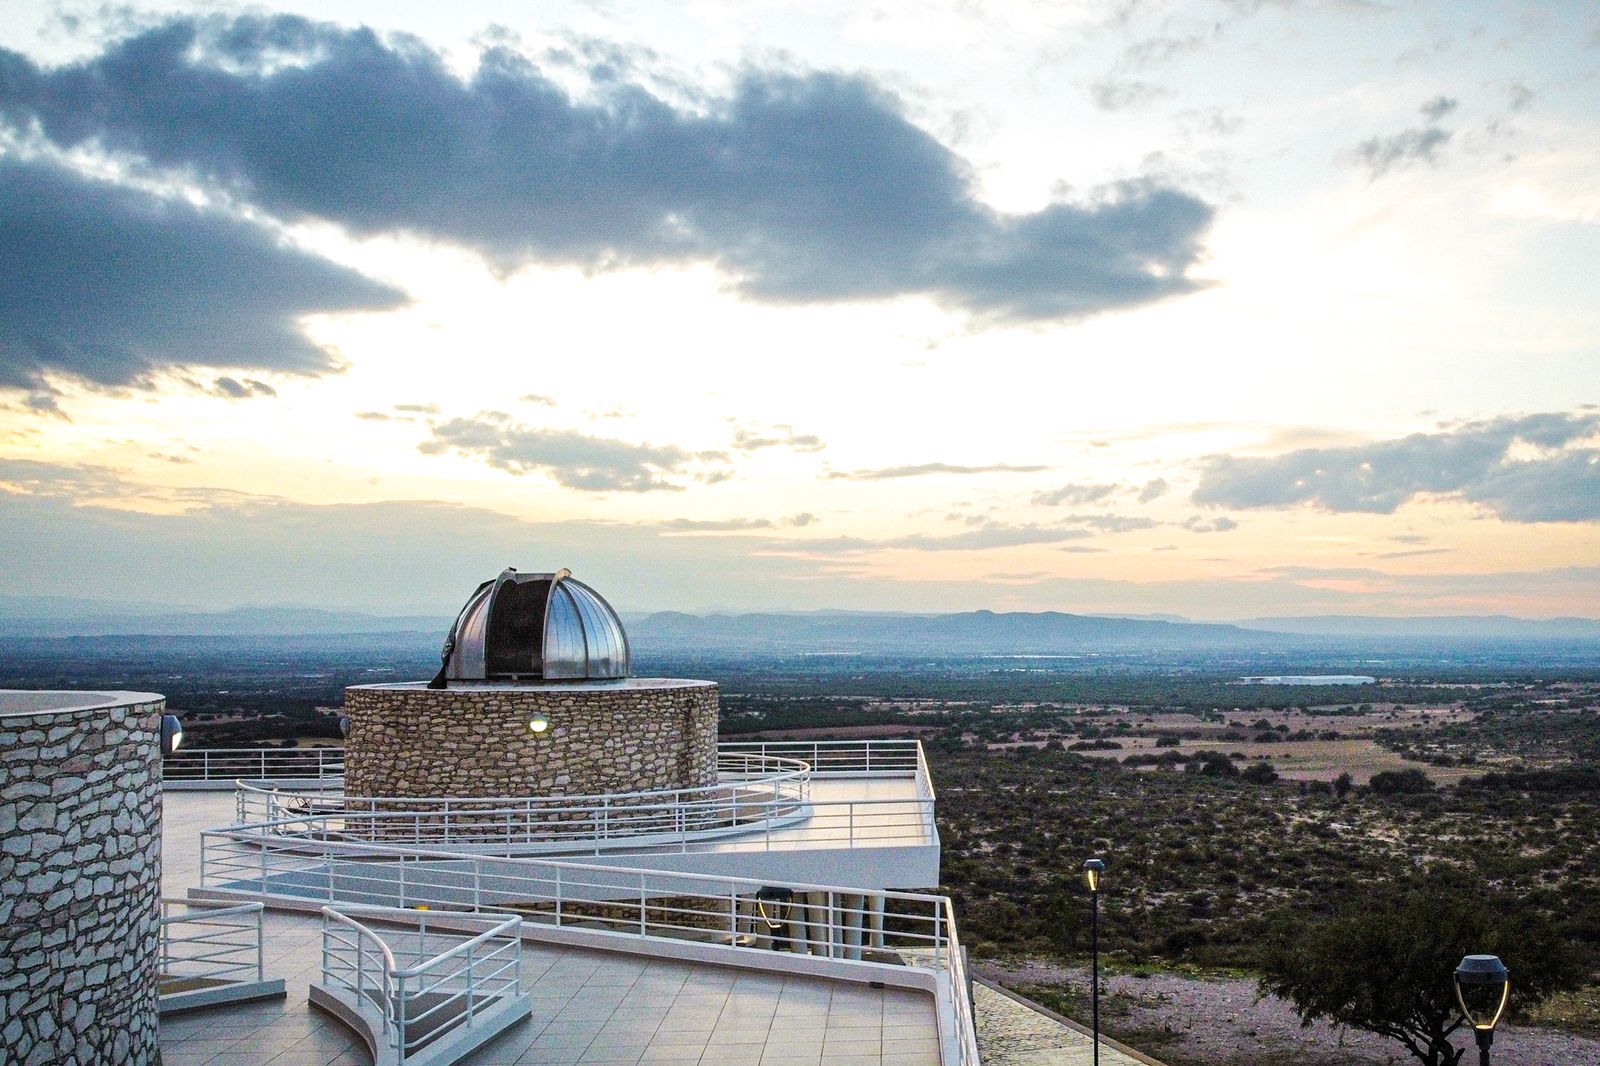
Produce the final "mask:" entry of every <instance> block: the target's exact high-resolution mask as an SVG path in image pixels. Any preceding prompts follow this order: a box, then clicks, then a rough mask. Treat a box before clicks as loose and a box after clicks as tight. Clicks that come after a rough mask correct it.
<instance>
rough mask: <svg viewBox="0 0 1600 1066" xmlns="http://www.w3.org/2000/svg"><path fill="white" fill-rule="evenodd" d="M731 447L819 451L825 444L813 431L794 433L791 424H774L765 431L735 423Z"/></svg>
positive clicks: (745, 449)
mask: <svg viewBox="0 0 1600 1066" xmlns="http://www.w3.org/2000/svg"><path fill="white" fill-rule="evenodd" d="M733 447H734V449H735V450H736V451H741V452H754V451H760V450H761V449H763V448H791V449H793V450H794V451H797V452H820V451H821V450H822V449H824V448H826V447H827V445H826V444H824V443H823V442H822V438H821V437H819V436H817V435H816V434H815V433H796V432H795V431H794V427H793V426H775V427H773V429H771V430H768V431H766V432H761V431H758V430H754V429H750V428H749V427H747V426H741V425H737V424H735V426H734V429H733Z"/></svg>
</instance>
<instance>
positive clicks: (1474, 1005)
mask: <svg viewBox="0 0 1600 1066" xmlns="http://www.w3.org/2000/svg"><path fill="white" fill-rule="evenodd" d="M1510 997H1511V971H1509V970H1507V969H1506V966H1505V963H1503V962H1501V961H1500V958H1499V956H1497V955H1468V956H1467V957H1466V958H1464V959H1462V960H1461V965H1460V966H1457V967H1456V1002H1457V1003H1458V1004H1460V1006H1461V1013H1462V1014H1463V1015H1465V1016H1466V1019H1467V1021H1468V1022H1470V1023H1471V1024H1472V1035H1473V1036H1475V1037H1477V1038H1478V1062H1479V1064H1480V1066H1489V1046H1490V1045H1491V1044H1493V1043H1494V1027H1495V1026H1497V1025H1499V1024H1500V1016H1501V1015H1502V1014H1504V1013H1505V1012H1506V1000H1507V999H1509V998H1510Z"/></svg>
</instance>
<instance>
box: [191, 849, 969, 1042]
mask: <svg viewBox="0 0 1600 1066" xmlns="http://www.w3.org/2000/svg"><path fill="white" fill-rule="evenodd" d="M201 879H202V884H203V885H205V886H207V887H209V888H211V889H216V890H223V891H228V892H234V893H248V894H250V895H259V896H261V897H262V898H268V899H273V898H278V899H289V900H294V901H296V902H298V903H301V904H303V903H306V902H309V901H313V900H323V901H325V902H326V903H328V904H329V905H330V906H333V907H337V906H339V905H341V901H345V900H351V901H370V900H382V901H383V902H384V903H385V904H386V905H387V909H382V910H379V911H377V912H376V913H380V914H390V915H395V916H396V920H397V921H398V920H400V918H399V916H400V915H404V916H405V919H404V920H406V921H410V922H416V921H419V920H422V921H428V920H436V919H437V918H443V917H446V916H448V915H450V914H457V915H459V914H470V915H475V916H477V917H479V918H480V919H481V918H483V917H493V918H497V919H500V920H502V921H504V920H506V919H507V917H508V915H507V912H508V911H510V910H512V909H515V910H516V911H520V912H521V918H522V920H523V921H525V922H533V923H540V924H546V925H554V926H555V927H557V928H561V927H566V928H576V929H592V930H597V931H600V932H603V933H607V934H623V935H627V936H629V937H638V938H643V939H647V940H657V941H681V940H683V939H685V938H688V939H692V940H695V941H697V942H699V943H701V944H702V945H704V946H706V947H709V948H712V949H718V948H720V949H725V950H727V951H728V952H729V953H730V960H731V958H732V957H733V954H734V953H737V952H742V951H746V950H748V947H747V945H750V944H751V943H752V941H753V940H758V939H759V938H760V937H762V936H765V937H766V938H767V940H768V941H769V942H770V946H773V947H778V946H780V945H779V943H778V942H779V941H781V942H782V943H783V945H784V946H787V947H789V949H790V950H792V951H795V952H797V953H804V954H809V955H816V956H823V957H826V958H828V959H831V960H835V961H842V962H846V963H848V964H850V965H861V966H871V967H879V966H883V967H891V968H893V969H898V966H894V965H892V964H891V963H889V962H887V961H879V960H877V959H874V958H873V957H872V956H871V953H870V951H869V949H880V948H894V947H899V948H914V949H921V950H922V951H924V952H927V954H928V957H929V960H930V962H931V965H932V969H933V970H934V971H935V973H936V980H935V995H936V997H937V998H938V1000H939V1002H940V1003H941V1039H942V1040H943V1041H944V1042H945V1043H946V1046H947V1048H948V1049H949V1052H950V1053H949V1054H948V1055H947V1056H946V1058H945V1061H946V1062H951V1063H957V1064H960V1066H976V1063H977V1061H978V1060H977V1058H976V1055H977V1051H976V1042H975V1039H976V1038H975V1035H974V1032H975V1031H974V1029H973V1019H972V1010H971V1004H970V1002H968V1001H967V998H966V997H967V995H968V993H967V987H968V986H967V975H966V968H965V960H964V959H963V958H962V957H961V947H960V939H959V936H958V934H957V929H956V922H955V914H954V910H953V908H952V905H951V902H950V900H949V898H948V897H946V896H939V895H932V894H928V893H917V892H898V891H890V890H876V889H862V888H859V887H852V886H843V885H824V884H814V883H802V882H794V883H783V884H780V885H779V886H778V887H782V888H785V889H787V890H788V897H789V900H790V901H791V902H786V903H783V904H781V905H779V906H780V907H781V908H782V910H783V911H784V912H785V913H783V914H782V916H781V919H780V920H781V923H782V928H781V932H776V933H775V932H773V931H772V929H771V928H770V926H769V923H768V920H767V912H765V911H763V910H759V909H758V907H757V901H758V900H761V899H763V898H765V899H769V900H770V899H771V896H770V895H768V896H765V897H763V896H762V892H763V890H766V891H767V892H768V893H770V890H771V888H772V887H773V883H772V882H771V881H770V880H766V879H756V878H746V877H730V876H723V875H708V874H705V873H683V872H676V871H663V870H649V869H641V868H629V867H597V866H591V865H588V864H585V863H581V862H570V861H556V860H549V859H534V858H526V857H518V858H509V859H508V858H503V857H487V856H483V855H477V854H470V853H463V852H453V851H446V850H434V849H423V848H415V847H393V846H385V845H376V844H359V845H358V844H353V843H346V842H339V841H323V842H320V843H319V844H318V845H316V846H315V847H312V846H308V845H307V843H306V842H305V841H303V840H294V839H288V838H282V837H278V836H257V835H253V834H252V833H251V832H250V831H248V830H245V829H242V828H239V827H234V828H229V829H219V830H208V831H206V832H205V833H204V834H202V869H201ZM417 907H426V908H429V909H428V910H426V911H419V910H414V909H404V908H417ZM358 913H359V912H358ZM423 915H426V916H428V917H422V918H420V919H419V916H423ZM357 924H359V923H357ZM399 969H400V967H399V966H398V965H394V964H390V966H389V970H390V971H398V970H399Z"/></svg>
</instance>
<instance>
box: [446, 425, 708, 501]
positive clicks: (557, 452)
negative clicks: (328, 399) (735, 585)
mask: <svg viewBox="0 0 1600 1066" xmlns="http://www.w3.org/2000/svg"><path fill="white" fill-rule="evenodd" d="M431 428H432V434H433V435H432V437H431V438H430V439H429V440H426V441H424V442H423V443H421V444H420V445H418V446H417V450H418V451H420V452H422V453H423V454H424V455H441V454H445V453H449V452H454V453H456V454H458V455H466V456H470V457H472V458H475V459H481V460H482V461H483V462H485V463H487V464H488V465H489V466H492V467H494V468H495V469H497V470H504V471H506V472H507V473H510V474H517V475H524V474H535V473H539V474H546V475H548V476H549V477H551V478H552V479H554V480H555V482H556V483H557V484H559V485H563V486H565V487H567V488H569V489H578V490H580V491H583V492H657V491H677V490H679V489H682V488H683V486H682V485H681V484H679V483H677V482H674V481H671V480H668V479H669V478H671V477H673V476H675V475H677V476H682V475H690V474H693V473H695V472H696V467H697V465H698V464H701V463H703V462H705V461H708V460H715V459H723V458H726V457H725V456H721V455H720V454H715V453H690V452H685V451H684V450H683V449H681V448H676V447H673V446H671V445H661V446H657V445H651V444H631V443H629V442H627V441H621V440H610V439H607V438H604V437H590V436H586V435H584V434H582V433H577V432H574V431H572V430H564V429H538V428H535V427H531V426H525V425H522V424H521V423H518V422H514V421H512V419H511V417H510V416H509V415H506V414H504V413H502V412H499V411H485V412H483V413H481V414H479V415H477V416H476V417H474V418H452V419H449V420H448V421H445V422H439V423H436V424H434V425H433V426H432V427H431Z"/></svg>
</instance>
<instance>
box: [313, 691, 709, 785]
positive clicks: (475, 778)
mask: <svg viewBox="0 0 1600 1066" xmlns="http://www.w3.org/2000/svg"><path fill="white" fill-rule="evenodd" d="M344 706H345V715H346V716H347V717H348V718H349V719H350V734H349V736H348V737H347V738H346V739H345V792H346V794H347V795H351V796H405V797H418V796H548V795H568V796H573V795H580V796H581V795H596V794H600V793H608V792H636V791H641V790H646V789H651V790H653V789H672V788H697V787H700V786H703V785H714V784H716V781H717V686H716V685H714V684H712V683H711V682H708V681H674V680H658V679H649V678H631V679H628V680H626V681H617V682H579V683H570V684H549V683H546V684H535V685H511V684H505V685H496V684H481V683H479V684H463V683H461V682H457V683H455V684H453V685H452V686H451V687H450V688H448V689H428V688H425V687H423V686H422V685H362V686H357V687H354V688H349V689H346V690H345V705H344ZM541 714H542V715H544V716H545V717H546V718H548V719H549V721H550V728H549V729H548V730H547V731H545V732H544V733H534V732H532V731H531V730H530V729H529V728H528V722H529V720H530V719H531V718H533V717H534V716H535V715H541Z"/></svg>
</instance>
